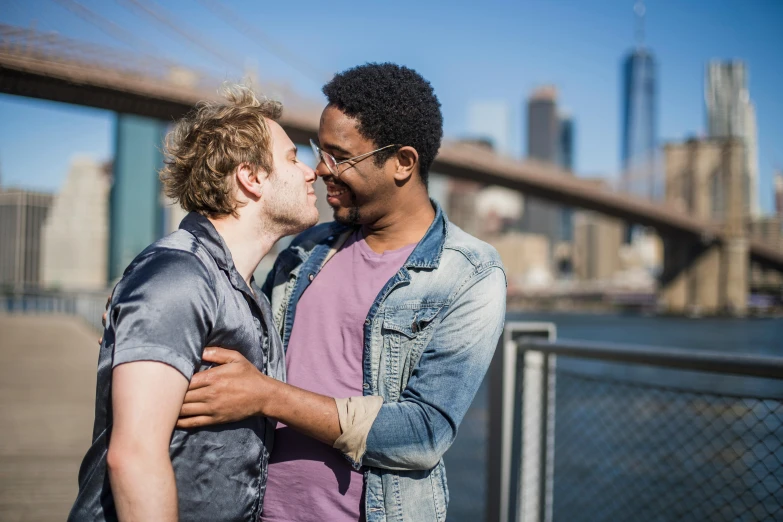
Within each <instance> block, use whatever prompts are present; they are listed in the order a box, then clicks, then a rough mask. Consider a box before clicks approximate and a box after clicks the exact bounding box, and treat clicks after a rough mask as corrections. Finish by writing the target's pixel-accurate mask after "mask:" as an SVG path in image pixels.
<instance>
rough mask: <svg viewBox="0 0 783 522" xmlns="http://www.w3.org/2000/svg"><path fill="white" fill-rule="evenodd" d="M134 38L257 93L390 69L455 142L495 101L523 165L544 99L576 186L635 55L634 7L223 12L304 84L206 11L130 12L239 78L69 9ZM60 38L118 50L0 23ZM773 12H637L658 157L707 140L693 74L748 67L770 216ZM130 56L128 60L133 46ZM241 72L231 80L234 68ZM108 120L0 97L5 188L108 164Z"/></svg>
mask: <svg viewBox="0 0 783 522" xmlns="http://www.w3.org/2000/svg"><path fill="white" fill-rule="evenodd" d="M78 1H80V2H81V3H82V4H84V5H85V6H87V7H89V8H91V9H93V10H94V11H96V12H98V13H100V14H102V15H104V16H105V17H107V18H109V19H111V20H113V21H114V22H115V23H117V24H118V25H120V26H122V27H123V28H125V29H127V30H128V31H130V32H131V33H132V34H133V35H134V38H135V39H138V40H139V41H143V42H144V44H143V46H144V47H145V49H147V50H148V51H150V52H153V53H155V54H156V55H158V56H165V57H167V58H170V59H172V60H175V61H177V62H181V63H183V64H187V65H191V66H199V67H202V68H205V69H208V70H209V71H211V72H212V73H213V74H214V75H216V76H217V77H219V78H227V79H239V78H240V77H241V75H242V70H241V68H242V64H252V65H253V66H254V67H255V68H257V70H258V71H259V76H260V77H261V79H262V80H263V79H265V78H266V79H270V80H274V81H277V82H284V83H288V84H290V85H291V86H292V87H294V88H295V89H296V90H298V91H299V92H301V93H302V94H304V95H307V96H309V97H312V98H316V99H320V96H321V95H320V90H319V86H320V85H319V81H317V80H313V79H311V76H316V77H319V75H323V74H324V72H334V71H339V70H342V69H345V68H347V67H350V66H353V65H357V64H360V63H364V62H367V61H394V62H397V63H401V64H405V65H407V66H410V67H413V68H415V69H416V70H418V71H419V72H420V73H422V74H423V75H424V76H425V77H426V78H427V79H429V80H430V81H431V82H432V84H433V86H434V88H435V91H436V93H437V94H438V96H439V98H440V100H441V102H442V104H443V112H444V117H445V130H446V135H447V136H451V137H458V136H461V135H465V134H467V129H466V116H467V106H468V104H469V103H470V102H472V101H476V100H502V101H504V102H506V103H507V104H508V106H509V107H510V108H511V110H512V121H513V122H515V125H514V131H513V132H512V136H511V138H512V144H513V147H512V149H513V152H514V153H516V154H521V153H522V152H523V147H522V143H523V140H524V121H523V119H522V118H523V114H524V113H523V111H522V106H523V104H524V101H525V98H526V97H527V96H528V94H529V93H530V91H531V90H532V89H533V88H534V87H535V86H537V85H541V84H555V85H556V86H557V87H558V89H559V92H560V104H561V105H562V106H563V107H565V108H567V109H568V110H569V112H570V113H571V114H572V116H573V117H574V119H575V122H576V125H577V143H576V145H577V147H576V170H577V172H578V173H579V174H580V175H584V176H594V175H602V176H614V175H616V173H617V171H618V167H619V128H620V62H621V60H622V57H623V55H624V54H625V53H626V52H627V51H628V50H629V49H630V48H631V47H632V46H633V43H634V14H633V3H634V0H553V1H544V0H517V1H513V2H512V1H499V0H484V1H482V2H475V1H471V2H466V1H458V0H453V1H449V2H428V1H426V0H419V1H409V0H398V1H396V2H394V3H391V2H380V1H369V0H367V1H364V2H347V1H340V0H331V1H329V2H318V1H310V0H298V1H297V2H276V3H275V4H274V7H270V5H272V3H271V2H252V1H249V0H248V1H243V0H228V2H227V3H228V5H229V6H230V7H231V9H232V10H233V11H235V12H237V13H240V14H241V16H242V18H243V19H244V20H245V21H247V22H248V23H251V24H253V26H254V27H255V28H256V30H258V31H261V32H262V33H263V34H264V35H265V36H266V37H268V38H269V39H270V41H272V42H275V45H278V46H281V47H283V48H284V49H285V50H287V51H288V52H290V53H292V54H294V55H297V56H299V57H302V59H303V60H304V61H306V62H308V63H309V64H311V66H310V67H308V68H307V70H308V71H309V72H308V73H307V74H303V73H302V72H300V71H299V70H297V68H295V67H292V66H291V65H289V64H288V63H286V62H285V61H283V60H281V59H279V58H277V57H276V55H275V54H274V52H272V50H270V48H269V47H266V46H264V45H263V43H262V42H260V41H259V40H251V39H249V38H247V37H246V36H245V35H243V34H242V33H241V32H240V31H239V30H237V29H236V28H235V27H233V26H231V25H229V24H226V23H224V22H223V21H222V20H221V19H220V18H219V17H217V16H215V14H214V13H212V12H211V11H210V10H209V9H208V8H207V5H209V3H210V1H211V0H200V1H185V0H139V1H140V3H142V4H146V5H152V6H153V7H155V8H156V9H159V10H161V11H164V12H167V13H170V14H171V15H172V17H175V18H176V20H177V22H178V23H179V24H180V27H182V28H183V29H184V30H186V31H189V32H190V33H191V34H195V35H198V38H201V39H204V40H206V41H208V42H209V44H208V45H210V46H212V47H213V48H219V49H223V50H224V51H225V53H228V54H230V55H231V56H235V57H236V59H235V60H234V61H233V62H235V63H226V62H225V61H221V60H220V59H216V58H212V57H211V56H210V55H208V53H206V52H204V51H203V50H201V49H199V48H197V47H193V46H192V45H190V44H189V43H188V42H187V40H185V39H184V38H182V37H180V36H177V35H176V34H175V33H174V32H173V31H171V30H170V29H167V28H165V27H163V26H160V25H156V23H155V22H153V21H152V20H150V19H149V18H146V17H144V16H143V15H142V14H141V12H140V11H138V9H137V8H134V7H133V5H132V3H131V2H129V1H128V0H117V1H116V2H108V1H99V0H78ZM33 22H35V24H36V27H37V28H38V29H39V30H46V31H57V32H59V33H61V34H63V35H66V36H71V37H75V38H78V39H80V40H83V41H88V42H94V43H96V44H99V45H100V46H112V47H118V48H121V49H123V48H124V49H129V48H131V47H132V46H128V45H126V44H124V43H122V42H119V41H117V40H115V39H112V38H110V37H108V36H106V35H104V34H103V33H102V32H100V31H99V30H98V29H96V28H95V27H93V26H91V25H90V24H88V23H87V22H84V21H82V20H81V19H79V18H78V17H76V16H75V15H73V14H71V13H69V12H68V11H67V10H66V9H64V8H63V7H62V6H61V4H60V3H58V2H57V1H55V0H24V1H21V0H15V1H14V0H11V1H10V2H9V0H4V1H3V8H2V9H0V23H8V24H15V25H25V26H29V25H30V24H31V23H33ZM780 27H783V2H781V1H780V0H698V1H697V0H690V1H689V0H657V1H656V0H648V1H647V17H646V42H647V45H648V46H649V47H650V48H652V50H653V53H654V54H655V56H656V59H657V61H658V65H659V93H660V94H659V96H660V97H659V106H660V114H659V132H660V138H661V141H668V140H678V139H682V138H685V137H688V136H694V135H699V134H702V133H703V132H704V128H705V115H704V112H705V111H704V96H703V89H704V85H703V83H704V79H703V78H704V67H705V65H706V63H707V61H708V60H710V59H742V60H745V61H746V63H747V64H748V68H749V74H750V85H749V87H750V94H751V98H752V99H753V101H754V103H755V105H756V112H757V119H758V136H759V165H760V173H761V177H760V183H759V186H760V189H761V204H762V208H763V209H765V210H770V209H771V205H772V195H771V192H772V190H771V186H772V172H773V168H774V166H776V165H778V166H782V167H783V94H781V93H783V67H781V66H780V63H781V60H782V58H781V51H783V31H781V30H780ZM137 47H138V46H137ZM237 64H238V65H237ZM112 128H113V116H112V114H110V113H107V112H103V111H97V110H92V109H85V108H79V107H73V106H66V105H62V104H56V103H51V102H43V101H36V100H27V99H23V98H17V97H11V96H0V171H1V172H2V177H3V182H4V183H5V184H13V185H16V186H23V187H29V188H39V189H48V190H56V189H57V188H58V187H59V185H60V183H61V182H62V180H63V179H64V176H65V173H66V171H67V165H68V161H69V160H70V158H71V157H72V156H74V155H77V154H85V153H86V154H89V155H92V156H94V157H97V158H102V159H103V158H109V157H110V156H111V150H112V140H113V137H112Z"/></svg>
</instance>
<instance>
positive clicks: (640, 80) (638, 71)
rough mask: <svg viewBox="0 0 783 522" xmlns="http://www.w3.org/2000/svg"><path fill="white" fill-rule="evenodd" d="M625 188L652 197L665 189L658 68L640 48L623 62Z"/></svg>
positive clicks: (647, 53) (655, 196)
mask: <svg viewBox="0 0 783 522" xmlns="http://www.w3.org/2000/svg"><path fill="white" fill-rule="evenodd" d="M622 76H623V80H622V81H623V86H622V87H623V101H622V103H623V111H622V114H623V129H622V134H621V136H622V147H621V150H622V189H623V190H624V191H625V192H628V193H630V194H634V195H636V196H641V197H644V198H648V199H657V198H658V197H660V195H661V192H662V187H661V186H660V185H661V183H660V181H659V180H658V179H656V178H657V176H656V166H655V155H656V148H657V137H656V115H657V113H656V67H655V58H654V57H653V55H652V54H651V53H650V51H648V50H647V49H644V48H643V47H638V48H636V49H634V50H633V51H631V53H630V54H629V55H628V56H626V58H625V60H624V62H623V72H622Z"/></svg>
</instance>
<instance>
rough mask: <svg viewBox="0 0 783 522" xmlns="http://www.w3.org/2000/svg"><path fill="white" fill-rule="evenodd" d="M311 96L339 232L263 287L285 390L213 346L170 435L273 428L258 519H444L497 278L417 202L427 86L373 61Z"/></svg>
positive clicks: (426, 147)
mask: <svg viewBox="0 0 783 522" xmlns="http://www.w3.org/2000/svg"><path fill="white" fill-rule="evenodd" d="M323 92H324V94H325V95H326V98H327V100H328V104H327V106H326V108H325V109H324V111H323V113H322V115H321V122H320V127H319V131H318V142H312V143H311V145H312V147H313V150H314V152H315V154H316V160H317V162H318V165H317V168H316V174H317V175H318V176H319V177H321V178H322V179H323V181H324V183H325V184H326V188H327V201H328V203H329V205H330V206H331V207H332V209H333V211H334V221H333V222H331V223H325V224H322V225H318V226H316V227H313V228H311V229H310V230H308V231H306V232H304V233H302V234H300V235H299V236H298V237H297V238H296V239H295V240H294V241H293V242H292V243H291V245H290V246H289V247H288V249H286V250H285V251H284V252H282V253H281V254H280V256H279V257H278V258H277V261H276V263H275V266H274V268H273V270H272V272H271V273H270V274H269V277H268V278H267V281H266V284H265V285H264V288H263V291H264V292H265V293H266V294H267V295H268V296H269V297H270V300H271V302H272V309H273V311H274V317H275V321H276V324H277V326H278V328H279V331H280V335H281V338H282V340H283V345H284V346H285V348H286V368H287V378H288V382H287V384H286V383H282V382H280V381H276V380H274V379H273V378H270V377H268V376H265V375H263V374H262V373H261V372H259V371H258V370H257V369H256V368H255V367H254V366H253V365H251V364H249V363H247V361H245V360H244V358H243V357H242V356H241V355H239V354H237V353H236V352H231V351H227V350H222V349H220V348H209V349H207V350H206V351H205V353H204V359H205V361H208V362H213V363H217V364H218V366H216V367H215V368H212V369H210V370H208V371H206V372H203V373H200V374H198V375H196V376H195V377H194V379H193V381H192V383H191V387H190V391H189V392H188V394H187V396H186V398H185V407H183V412H185V411H186V408H187V415H188V416H187V417H185V416H183V417H181V418H180V421H179V425H180V426H181V427H197V426H203V425H205V424H215V423H222V422H230V421H235V420H237V419H242V418H246V417H249V416H254V415H257V416H268V417H271V418H274V419H277V420H278V421H279V422H278V424H277V430H276V432H277V435H276V437H275V447H274V449H273V450H272V454H271V457H270V464H269V479H268V484H267V491H266V496H265V505H264V508H263V513H262V515H261V520H263V521H265V522H279V521H280V522H282V521H286V522H288V521H319V522H320V521H324V520H328V521H357V520H368V521H370V522H375V521H416V522H418V521H430V520H432V521H444V520H445V519H446V509H447V505H448V498H449V495H448V488H447V486H446V471H445V468H444V465H443V454H444V453H445V452H446V450H447V449H448V448H449V446H450V445H451V443H452V442H453V441H454V438H455V437H456V435H457V429H458V427H459V425H460V422H462V419H463V417H464V416H465V413H466V411H467V409H468V407H469V406H470V404H471V402H472V400H473V397H474V396H475V394H476V391H477V390H478V388H479V385H480V384H481V382H482V380H483V378H484V374H485V373H486V370H487V368H488V366H489V363H490V360H491V358H492V355H493V352H494V349H495V346H496V344H497V341H498V338H499V337H500V334H501V332H502V330H503V323H504V318H505V305H506V279H505V274H504V272H503V267H502V265H501V263H500V258H499V256H498V254H497V252H496V251H495V250H494V249H493V248H492V247H490V246H489V245H487V244H485V243H483V242H481V241H479V240H478V239H476V238H474V237H472V236H470V235H468V234H467V233H465V232H463V231H462V230H460V229H459V228H458V227H456V226H455V225H454V224H452V223H450V222H449V220H448V218H447V217H446V215H445V213H444V212H443V211H442V210H441V208H440V207H439V205H438V204H437V203H436V202H434V201H432V200H430V198H429V194H428V189H427V180H428V174H429V170H430V167H431V166H432V163H433V160H434V159H435V156H436V154H437V152H438V149H439V147H440V143H441V138H442V136H443V117H442V115H441V111H440V102H439V101H438V99H437V97H436V96H435V93H434V92H433V89H432V86H431V85H430V84H429V82H427V81H426V80H425V79H424V78H422V77H421V76H420V75H419V74H418V73H417V72H415V71H413V70H411V69H409V68H407V67H403V66H399V65H395V64H390V63H382V64H375V63H370V64H365V65H361V66H358V67H355V68H352V69H349V70H347V71H344V72H342V73H340V74H337V75H336V76H335V77H334V78H333V79H332V80H331V81H330V82H329V83H328V84H326V86H324V88H323Z"/></svg>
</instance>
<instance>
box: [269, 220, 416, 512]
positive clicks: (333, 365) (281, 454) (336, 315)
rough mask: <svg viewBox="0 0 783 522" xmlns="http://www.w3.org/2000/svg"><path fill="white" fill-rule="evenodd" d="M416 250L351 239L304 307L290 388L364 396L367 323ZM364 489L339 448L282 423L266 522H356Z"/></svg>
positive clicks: (291, 356)
mask: <svg viewBox="0 0 783 522" xmlns="http://www.w3.org/2000/svg"><path fill="white" fill-rule="evenodd" d="M415 246H416V245H415V244H413V245H408V246H406V247H403V248H400V249H398V250H392V251H387V252H384V253H383V254H377V253H375V252H373V251H372V249H371V248H370V247H369V246H368V245H367V243H366V242H365V240H364V238H363V237H362V235H361V232H359V231H357V232H355V233H354V234H352V235H351V237H349V238H348V240H347V241H346V242H345V244H344V245H343V247H342V248H341V249H340V251H339V252H337V253H336V254H335V255H334V257H332V259H331V260H330V261H329V262H328V263H326V265H325V266H324V267H323V269H322V270H321V272H320V273H319V274H318V277H316V278H315V280H313V282H312V283H311V284H310V286H309V287H308V288H307V290H306V291H305V292H304V294H302V297H301V299H300V300H299V303H297V305H296V319H295V321H294V327H293V330H292V331H291V339H290V340H289V342H288V351H287V353H286V366H287V368H288V383H289V384H292V385H294V386H297V387H299V388H304V389H305V390H309V391H312V392H316V393H320V394H322V395H328V396H330V397H338V398H344V397H356V396H360V395H362V394H363V390H362V381H363V376H362V352H363V349H364V320H365V319H366V317H367V313H368V312H369V311H370V307H371V306H372V303H373V301H375V298H376V297H377V296H378V294H379V293H380V291H381V289H382V288H383V287H384V285H385V284H386V283H387V282H388V281H389V279H391V278H392V276H393V275H394V274H395V273H396V272H397V270H399V269H400V267H402V265H403V263H405V260H406V259H407V258H408V256H409V255H410V253H411V252H412V251H413V248H414V247H415ZM362 491H363V476H362V473H361V472H358V471H355V470H354V469H353V468H352V467H351V465H350V464H349V463H348V461H347V460H346V459H345V457H343V455H342V454H341V453H340V452H339V451H337V450H335V449H333V448H331V447H330V446H328V445H327V444H324V443H323V442H319V441H317V440H315V439H311V438H309V437H307V436H305V435H302V434H300V433H298V432H296V431H294V430H292V429H290V428H288V427H287V426H286V425H285V424H282V423H278V425H277V431H276V432H275V444H274V449H273V450H272V455H271V458H270V461H269V479H268V481H267V486H266V495H265V497H264V512H263V514H262V516H261V520H262V521H263V522H309V521H312V522H322V521H324V520H328V521H330V522H342V521H352V522H355V521H357V520H360V518H361V517H362V512H363V509H362V506H361V503H362V502H361V499H362Z"/></svg>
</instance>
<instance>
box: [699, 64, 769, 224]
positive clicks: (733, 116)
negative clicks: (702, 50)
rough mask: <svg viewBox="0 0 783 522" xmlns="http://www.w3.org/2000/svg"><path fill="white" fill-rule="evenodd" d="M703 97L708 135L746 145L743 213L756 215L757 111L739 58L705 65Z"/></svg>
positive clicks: (743, 66) (744, 68) (757, 206)
mask: <svg viewBox="0 0 783 522" xmlns="http://www.w3.org/2000/svg"><path fill="white" fill-rule="evenodd" d="M704 98H705V102H706V106H707V129H708V131H709V136H710V137H711V138H741V139H742V140H743V143H744V145H745V162H744V163H745V174H744V178H745V187H746V193H747V201H746V203H745V212H746V213H750V214H751V215H752V216H758V214H759V212H760V209H759V202H758V196H759V194H758V143H757V140H756V111H755V109H754V107H753V103H752V102H751V100H750V94H749V92H748V81H747V68H746V67H745V64H744V63H743V62H741V61H727V62H721V61H712V62H710V63H709V64H708V65H707V77H706V81H705V92H704Z"/></svg>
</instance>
